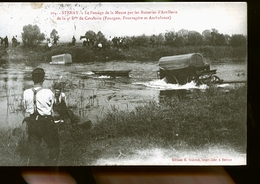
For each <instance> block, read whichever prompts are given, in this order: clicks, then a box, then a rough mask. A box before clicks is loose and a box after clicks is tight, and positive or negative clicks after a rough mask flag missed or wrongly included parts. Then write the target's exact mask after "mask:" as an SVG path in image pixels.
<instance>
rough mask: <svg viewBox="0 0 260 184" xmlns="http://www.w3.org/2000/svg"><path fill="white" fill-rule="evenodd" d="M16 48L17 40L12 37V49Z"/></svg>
mask: <svg viewBox="0 0 260 184" xmlns="http://www.w3.org/2000/svg"><path fill="white" fill-rule="evenodd" d="M16 46H17V39H16V38H15V37H14V36H13V38H12V47H16Z"/></svg>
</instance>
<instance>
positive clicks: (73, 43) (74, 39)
mask: <svg viewBox="0 0 260 184" xmlns="http://www.w3.org/2000/svg"><path fill="white" fill-rule="evenodd" d="M75 43H76V38H75V36H73V37H72V45H73V46H75Z"/></svg>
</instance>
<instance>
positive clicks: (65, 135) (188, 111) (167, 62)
mask: <svg viewBox="0 0 260 184" xmlns="http://www.w3.org/2000/svg"><path fill="white" fill-rule="evenodd" d="M0 7H1V12H0V15H1V16H0V22H1V27H0V29H1V31H0V37H1V45H0V65H1V68H0V85H1V88H0V89H1V91H0V108H1V111H0V116H1V117H2V118H1V120H0V131H1V134H0V135H1V138H0V140H1V144H0V165H1V166H106V165H109V166H110V165H112V166H114V165H118V166H121V165H137V166H140V165H145V166H146V165H162V166H164V165H167V166H176V165H196V166H204V165H224V166H229V165H231V166H234V165H235V166H239V165H246V164H247V160H246V157H247V152H246V150H247V124H246V119H247V74H248V73H247V36H248V35H247V3H246V2H228V3H225V2H197V3H196V2H146V3H144V2H142V3H141V2H140V3H138V2H136V3H118V2H117V3H105V2H104V3H102V2H101V3H68V2H66V3H50V2H48V3H11V2H10V3H8V2H5V3H0Z"/></svg>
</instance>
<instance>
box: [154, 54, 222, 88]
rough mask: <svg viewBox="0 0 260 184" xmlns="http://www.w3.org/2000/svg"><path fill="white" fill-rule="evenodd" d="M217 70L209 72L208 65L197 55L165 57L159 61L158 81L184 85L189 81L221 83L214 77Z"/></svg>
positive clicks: (198, 83)
mask: <svg viewBox="0 0 260 184" xmlns="http://www.w3.org/2000/svg"><path fill="white" fill-rule="evenodd" d="M216 71H217V70H210V65H209V63H207V62H206V61H205V60H204V58H203V56H202V55H201V54H199V53H191V54H183V55H175V56H165V57H161V58H160V59H159V71H158V74H159V76H160V79H165V80H166V82H167V83H172V84H181V85H183V84H186V83H189V82H191V81H194V82H196V84H197V85H200V84H207V85H210V84H213V83H221V82H222V80H221V79H220V78H219V77H218V76H216V75H215V74H216Z"/></svg>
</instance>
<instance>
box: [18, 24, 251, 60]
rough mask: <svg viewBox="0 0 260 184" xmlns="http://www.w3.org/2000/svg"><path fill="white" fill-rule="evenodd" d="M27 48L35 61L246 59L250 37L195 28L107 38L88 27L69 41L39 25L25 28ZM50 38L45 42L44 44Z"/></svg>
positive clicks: (24, 43) (23, 46)
mask: <svg viewBox="0 0 260 184" xmlns="http://www.w3.org/2000/svg"><path fill="white" fill-rule="evenodd" d="M22 38H23V44H22V47H21V48H23V49H25V50H30V51H32V50H34V51H35V52H36V53H37V54H35V55H33V54H31V56H30V61H32V62H36V61H38V62H50V61H51V57H52V56H53V55H58V54H64V53H68V54H71V55H72V60H73V62H74V63H84V62H96V61H111V60H129V61H130V60H137V61H158V60H159V59H160V58H161V57H163V56H169V55H179V54H187V53H194V52H195V53H201V54H202V55H203V56H204V58H206V59H207V60H209V61H210V62H225V61H227V60H228V61H229V60H232V61H246V57H247V36H245V35H242V34H234V35H231V36H230V35H227V34H222V33H219V32H218V30H216V29H211V30H204V31H203V32H202V34H200V33H198V32H196V31H188V30H185V29H181V30H180V31H178V32H175V31H167V32H166V33H165V34H162V33H161V34H159V35H155V34H154V35H152V36H147V35H145V34H143V35H140V36H124V37H113V38H110V39H107V38H106V37H105V36H104V34H103V33H102V32H101V31H98V32H97V33H95V32H94V31H92V30H89V31H87V32H86V33H85V35H82V36H80V38H75V37H74V35H73V36H72V41H71V42H69V43H61V42H59V39H60V36H59V35H58V31H57V30H55V29H53V30H52V32H51V34H50V38H46V35H44V34H43V33H41V32H40V28H39V27H38V26H37V25H33V26H32V25H27V26H24V27H23V32H22ZM44 40H47V42H46V43H43V41H44Z"/></svg>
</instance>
